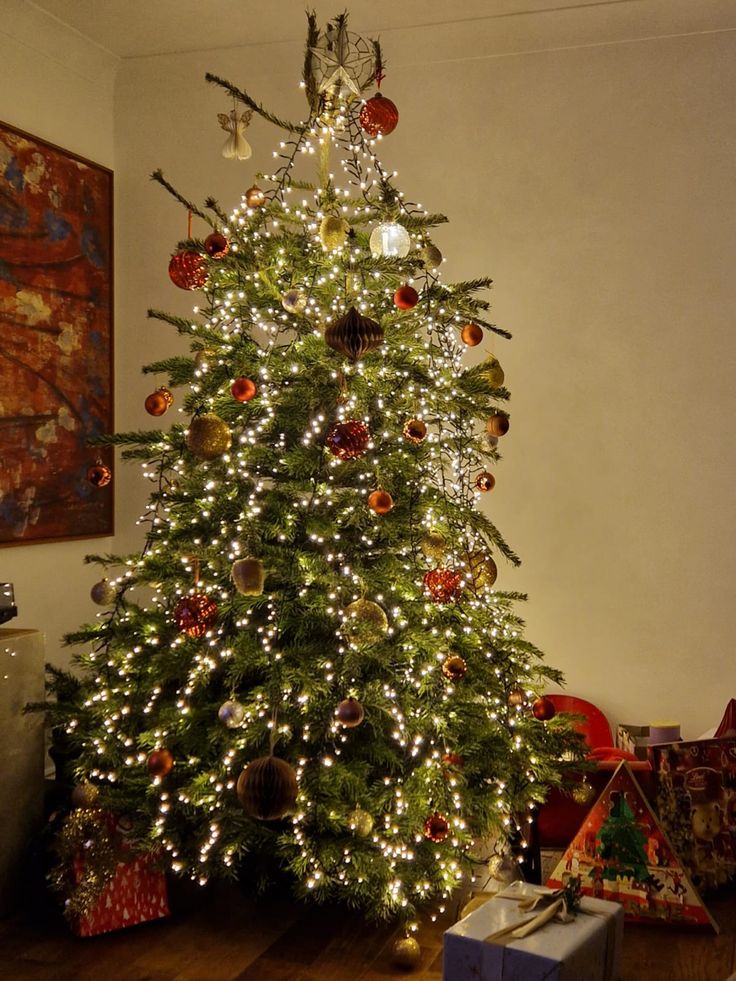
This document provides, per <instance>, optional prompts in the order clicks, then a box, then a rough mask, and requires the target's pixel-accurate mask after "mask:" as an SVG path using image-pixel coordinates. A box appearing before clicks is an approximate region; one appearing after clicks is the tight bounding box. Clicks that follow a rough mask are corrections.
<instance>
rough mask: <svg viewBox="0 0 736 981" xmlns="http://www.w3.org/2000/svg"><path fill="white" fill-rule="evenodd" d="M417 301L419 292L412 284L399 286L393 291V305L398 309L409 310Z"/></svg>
mask: <svg viewBox="0 0 736 981" xmlns="http://www.w3.org/2000/svg"><path fill="white" fill-rule="evenodd" d="M417 303H419V294H418V293H417V291H416V290H415V289H414V287H413V286H399V288H398V289H397V290H396V292H395V293H394V306H397V307H398V308H399V310H411V309H413V308H414V307H415V306H416V305H417Z"/></svg>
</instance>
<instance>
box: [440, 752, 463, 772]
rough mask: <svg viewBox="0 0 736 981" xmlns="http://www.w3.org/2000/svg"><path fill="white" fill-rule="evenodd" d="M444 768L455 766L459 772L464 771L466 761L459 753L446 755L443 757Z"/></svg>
mask: <svg viewBox="0 0 736 981" xmlns="http://www.w3.org/2000/svg"><path fill="white" fill-rule="evenodd" d="M442 765H443V766H454V767H457V769H458V770H462V768H463V767H464V766H465V760H464V758H463V757H462V756H460V754H459V753H445V755H444V756H443V757H442Z"/></svg>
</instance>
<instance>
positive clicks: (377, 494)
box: [368, 490, 394, 514]
mask: <svg viewBox="0 0 736 981" xmlns="http://www.w3.org/2000/svg"><path fill="white" fill-rule="evenodd" d="M393 506H394V499H393V497H391V495H390V494H389V492H388V491H384V490H374V491H373V492H372V493H371V494H369V495H368V507H369V508H370V509H371V511H375V512H376V514H388V512H389V511H390V510H391V508H392V507H393Z"/></svg>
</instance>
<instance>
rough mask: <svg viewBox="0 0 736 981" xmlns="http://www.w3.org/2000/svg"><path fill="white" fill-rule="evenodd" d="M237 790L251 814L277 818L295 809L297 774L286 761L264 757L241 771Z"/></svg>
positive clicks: (262, 817)
mask: <svg viewBox="0 0 736 981" xmlns="http://www.w3.org/2000/svg"><path fill="white" fill-rule="evenodd" d="M235 791H236V793H237V795H238V800H239V801H240V805H241V807H242V808H243V810H244V811H245V813H246V814H248V815H250V817H253V818H258V820H259V821H278V820H279V818H282V817H285V816H286V815H287V814H289V813H290V812H291V811H293V810H294V807H295V805H296V796H297V794H298V792H299V785H298V784H297V781H296V773H295V772H294V770H293V769H292V767H290V766H289V764H288V763H287V762H286V760H281V759H279V758H278V756H262V757H260V758H259V759H257V760H253V761H252V762H251V763H249V764H248V765H247V766H246V768H245V769H244V770H243V771H242V773H241V774H240V776H239V777H238V782H237V785H236V788H235Z"/></svg>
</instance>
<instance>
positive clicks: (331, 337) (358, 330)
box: [325, 307, 383, 361]
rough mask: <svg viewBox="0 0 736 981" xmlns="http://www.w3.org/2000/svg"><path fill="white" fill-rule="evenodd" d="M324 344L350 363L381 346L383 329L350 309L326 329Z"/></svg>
mask: <svg viewBox="0 0 736 981" xmlns="http://www.w3.org/2000/svg"><path fill="white" fill-rule="evenodd" d="M325 344H326V345H327V346H328V347H331V348H332V349H333V351H337V352H338V353H339V354H344V355H345V357H347V358H350V360H351V361H358V360H359V359H360V358H362V357H363V355H364V354H367V353H368V351H371V350H373V348H374V347H378V346H379V345H380V344H383V327H381V325H380V324H379V323H378V322H377V321H375V320H371V319H370V317H363V316H362V315H361V314H359V313H358V311H357V310H356V309H355V307H351V308H350V309H349V310H348V312H347V313H346V314H345V315H344V316H343V317H340V318H339V319H338V320H335V321H334V322H333V323H331V324H330V325H329V327H327V328H326V330H325Z"/></svg>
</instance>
